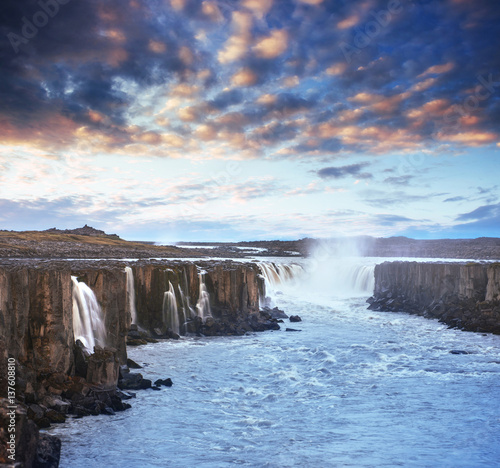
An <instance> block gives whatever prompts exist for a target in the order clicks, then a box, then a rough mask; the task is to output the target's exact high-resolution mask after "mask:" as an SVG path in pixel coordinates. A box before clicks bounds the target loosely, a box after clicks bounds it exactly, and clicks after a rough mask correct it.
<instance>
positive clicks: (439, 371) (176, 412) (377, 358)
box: [50, 262, 500, 468]
mask: <svg viewBox="0 0 500 468" xmlns="http://www.w3.org/2000/svg"><path fill="white" fill-rule="evenodd" d="M363 266H364V267H366V268H362V267H363ZM307 268H308V266H307V265H302V266H300V267H293V269H294V273H293V274H292V277H291V278H289V279H285V277H284V275H286V274H288V273H289V272H290V269H287V268H281V269H280V268H277V267H276V266H274V267H273V266H270V265H267V270H266V269H265V268H264V269H263V276H264V277H265V278H266V282H267V295H268V296H269V297H270V298H271V299H272V301H273V302H274V303H275V304H276V305H278V306H279V307H280V308H281V309H283V310H285V311H286V312H287V313H288V314H289V315H292V314H298V315H300V316H301V317H302V320H303V321H302V322H299V323H293V324H290V325H289V324H288V323H285V324H283V325H284V326H282V330H279V331H269V332H264V333H252V334H248V335H245V336H240V337H214V338H193V337H188V338H183V339H181V340H177V341H164V342H161V343H158V344H148V345H146V346H142V347H138V348H129V350H128V353H129V356H130V357H131V358H132V359H134V360H135V361H137V362H139V363H141V364H143V365H144V369H142V370H141V372H142V373H143V375H144V376H145V377H147V378H150V379H152V380H155V379H157V378H166V377H171V378H172V380H173V382H174V385H173V387H171V388H165V389H163V390H162V391H158V392H155V391H152V390H148V391H142V392H138V394H137V398H136V399H135V400H132V405H133V407H132V409H130V410H127V411H126V412H123V413H120V414H117V415H116V416H113V417H110V416H104V415H101V416H97V417H88V418H84V419H80V420H71V421H68V422H67V423H65V424H63V425H59V426H56V427H54V428H52V429H50V432H51V433H54V434H58V435H59V436H60V437H61V438H62V441H63V449H62V460H61V467H62V468H80V467H81V468H83V467H85V468H87V467H103V466H106V467H123V466H141V467H164V466H169V467H214V468H219V467H230V466H248V467H314V468H316V467H321V468H324V467H377V466H383V467H393V466H394V467H398V466H404V467H436V466H439V467H450V468H451V467H453V468H456V467H493V466H498V463H499V460H500V444H499V443H498V440H499V438H500V405H498V395H499V389H500V336H494V335H483V334H477V333H466V332H462V331H459V330H453V329H448V328H447V327H446V326H445V325H443V324H441V323H439V322H437V321H434V320H428V319H424V318H422V317H416V316H410V315H406V314H398V313H385V312H372V311H368V310H367V308H366V307H367V304H366V303H365V300H366V298H367V297H368V296H369V295H370V292H371V291H370V290H369V289H370V287H372V285H373V283H371V282H370V281H371V277H370V274H369V273H367V271H369V269H370V268H371V269H372V270H371V271H373V265H371V264H368V265H366V264H365V265H362V264H361V265H360V264H359V262H358V265H357V267H356V265H354V264H353V265H351V266H349V265H347V264H345V263H344V264H342V262H340V263H337V264H330V266H329V268H330V269H331V271H333V272H338V273H335V275H336V276H335V277H334V278H333V279H332V278H331V276H329V277H324V273H323V270H322V268H321V267H320V266H317V267H314V268H311V270H309V271H308V270H307ZM280 271H281V272H282V273H281V274H280V273H279V272H280ZM356 271H357V273H355V272H356ZM274 273H276V274H274ZM321 278H323V279H321ZM272 281H274V283H272ZM321 281H322V283H321ZM312 282H314V284H312ZM318 282H319V283H321V284H319V283H318ZM286 326H292V327H293V328H295V329H298V330H300V331H298V332H285V331H284V328H285V327H286ZM457 350H459V351H464V352H466V353H467V354H452V353H451V351H457Z"/></svg>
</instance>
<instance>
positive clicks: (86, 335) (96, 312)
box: [71, 276, 106, 353]
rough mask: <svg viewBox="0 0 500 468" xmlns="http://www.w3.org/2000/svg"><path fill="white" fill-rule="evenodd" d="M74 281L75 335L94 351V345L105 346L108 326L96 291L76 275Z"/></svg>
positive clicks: (72, 279)
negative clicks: (105, 323) (79, 280)
mask: <svg viewBox="0 0 500 468" xmlns="http://www.w3.org/2000/svg"><path fill="white" fill-rule="evenodd" d="M71 281H72V282H73V335H74V337H75V342H76V340H80V341H81V342H82V343H83V345H84V346H85V348H86V349H87V350H88V351H89V352H90V353H93V352H94V346H95V345H96V344H97V345H99V346H103V347H104V346H105V344H106V327H105V325H104V318H103V316H102V311H101V307H100V306H99V303H98V302H97V298H96V297H95V294H94V292H93V291H92V289H90V288H89V287H88V286H87V285H86V284H85V283H80V282H78V279H77V278H76V276H72V277H71Z"/></svg>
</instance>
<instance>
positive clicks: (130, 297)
mask: <svg viewBox="0 0 500 468" xmlns="http://www.w3.org/2000/svg"><path fill="white" fill-rule="evenodd" d="M125 273H126V275H127V302H128V307H129V311H130V316H131V317H132V323H133V324H137V310H136V308H135V287H134V272H133V271H132V268H130V267H125Z"/></svg>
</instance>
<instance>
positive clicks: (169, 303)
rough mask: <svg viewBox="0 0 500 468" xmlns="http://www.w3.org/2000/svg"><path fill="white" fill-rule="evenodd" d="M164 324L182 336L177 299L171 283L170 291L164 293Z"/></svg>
mask: <svg viewBox="0 0 500 468" xmlns="http://www.w3.org/2000/svg"><path fill="white" fill-rule="evenodd" d="M163 323H164V324H165V325H166V326H167V327H168V328H170V330H172V331H173V332H174V333H177V334H178V335H179V334H180V326H179V313H178V311H177V299H176V298H175V291H174V287H173V286H172V283H171V282H170V281H169V282H168V291H165V292H164V293H163Z"/></svg>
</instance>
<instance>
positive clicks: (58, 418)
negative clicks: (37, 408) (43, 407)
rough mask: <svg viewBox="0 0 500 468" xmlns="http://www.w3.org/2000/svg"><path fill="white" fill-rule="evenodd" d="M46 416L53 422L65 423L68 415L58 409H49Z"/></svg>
mask: <svg viewBox="0 0 500 468" xmlns="http://www.w3.org/2000/svg"><path fill="white" fill-rule="evenodd" d="M45 417H46V418H48V420H49V421H50V422H51V423H63V422H66V416H64V414H61V413H58V412H57V411H55V410H53V409H49V410H47V411H46V412H45Z"/></svg>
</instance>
